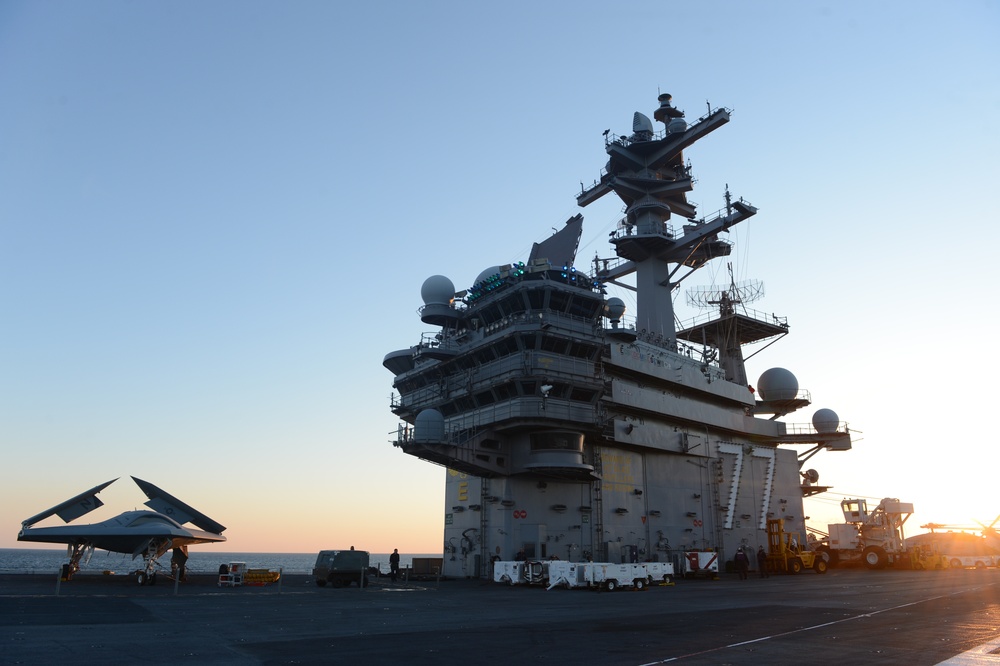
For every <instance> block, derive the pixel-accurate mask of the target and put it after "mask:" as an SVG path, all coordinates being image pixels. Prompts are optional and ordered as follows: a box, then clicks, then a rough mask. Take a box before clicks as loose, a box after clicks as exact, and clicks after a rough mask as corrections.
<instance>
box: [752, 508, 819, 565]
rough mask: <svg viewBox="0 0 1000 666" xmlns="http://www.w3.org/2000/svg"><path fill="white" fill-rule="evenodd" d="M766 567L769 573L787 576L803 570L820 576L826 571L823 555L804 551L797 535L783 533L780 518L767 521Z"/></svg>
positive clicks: (783, 522)
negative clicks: (785, 574) (811, 571)
mask: <svg viewBox="0 0 1000 666" xmlns="http://www.w3.org/2000/svg"><path fill="white" fill-rule="evenodd" d="M767 566H768V569H769V570H770V571H771V572H774V573H788V574H797V573H799V572H801V571H802V570H803V569H812V570H813V571H815V572H816V573H818V574H822V573H826V570H827V562H826V558H825V557H824V555H823V553H820V552H817V551H813V550H806V549H804V548H803V546H802V542H801V541H799V539H798V535H796V534H793V533H791V532H786V531H785V521H784V519H782V518H768V520H767Z"/></svg>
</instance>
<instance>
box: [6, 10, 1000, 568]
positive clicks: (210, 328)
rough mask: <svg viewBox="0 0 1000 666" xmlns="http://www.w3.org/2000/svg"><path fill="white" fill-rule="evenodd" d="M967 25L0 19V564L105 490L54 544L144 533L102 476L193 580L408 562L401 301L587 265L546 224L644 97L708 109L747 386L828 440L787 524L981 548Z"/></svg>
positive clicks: (21, 13)
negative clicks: (945, 530)
mask: <svg viewBox="0 0 1000 666" xmlns="http://www.w3.org/2000/svg"><path fill="white" fill-rule="evenodd" d="M998 29H1000V5H997V4H996V3H995V2H992V1H989V0H961V1H958V2H954V3H948V4H947V5H945V4H942V3H940V2H933V3H932V2H926V1H920V0H916V1H914V0H908V1H905V2H902V1H887V2H879V3H871V2H862V1H855V0H846V1H844V0H842V1H839V2H836V3H832V2H810V3H803V2H798V1H793V0H788V1H776V2H753V3H750V2H742V1H735V0H734V1H714V2H713V1H709V2H697V3H692V2H687V3H678V2H637V1H623V2H619V3H612V4H608V3H606V2H593V1H591V0H574V1H571V2H570V1H566V2H561V1H552V2H544V3H539V2H533V1H522V0H511V1H510V2H504V3H470V2H461V1H454V2H446V1H434V0H431V1H428V2H420V3H411V2H385V1H378V0H375V1H372V2H366V3H353V2H351V3H349V2H309V1H304V0H303V1H298V2H290V3H275V2H260V1H254V0H249V1H240V2H235V1H225V0H220V1H217V2H211V3H200V2H184V1H182V2H165V1H157V0H152V1H150V2H126V1H111V0H92V1H90V2H86V3H81V2H70V1H69V0H65V1H58V0H52V1H42V2H35V1H30V2H29V1H20V0H4V1H3V2H0V91H2V95H3V103H2V104H0V307H2V317H3V322H2V327H0V451H2V463H0V547H16V546H25V545H33V544H18V542H17V541H16V536H17V532H18V529H19V528H20V523H21V521H22V520H23V519H25V518H27V517H28V516H31V515H33V514H35V513H37V512H39V511H41V510H43V509H45V508H47V507H50V506H53V505H55V504H57V503H58V502H60V501H62V500H64V499H67V498H69V497H70V496H72V495H74V494H76V493H79V492H82V491H83V490H86V489H88V488H90V487H92V486H95V485H97V484H99V483H103V482H104V481H107V480H110V479H114V478H118V477H120V478H121V480H120V481H118V482H117V483H114V484H112V485H111V486H110V487H109V488H107V489H106V490H104V491H103V492H102V493H101V495H100V497H101V498H102V500H103V501H104V502H105V507H103V508H101V509H100V510H98V511H95V512H93V513H91V514H89V515H88V516H87V517H86V518H85V519H82V520H83V521H84V522H92V521H96V520H104V519H107V518H109V517H111V516H113V515H116V514H117V513H118V512H120V511H123V510H127V509H132V508H137V507H139V506H140V505H141V504H142V502H143V501H145V499H146V498H145V496H144V495H143V494H142V493H141V491H140V490H139V489H138V488H137V487H136V486H135V485H134V484H132V483H131V481H129V479H128V477H129V476H130V475H134V476H137V477H139V478H141V479H145V480H148V481H150V482H152V483H154V484H156V485H158V486H160V487H161V488H163V489H165V490H167V491H168V492H170V493H171V494H173V495H175V496H177V497H179V498H180V499H182V500H184V501H185V502H187V503H188V504H191V505H192V506H194V507H196V508H198V509H199V510H201V511H203V512H204V513H206V514H207V515H209V516H211V517H212V518H214V519H216V520H218V521H219V522H221V523H223V524H224V525H226V526H227V528H228V529H227V531H226V536H227V537H228V538H229V541H228V543H227V544H226V545H225V549H226V550H232V551H244V552H309V551H315V550H318V549H320V548H340V547H346V546H347V545H348V544H350V545H357V547H359V548H364V549H366V550H370V551H373V552H387V551H389V550H391V549H392V548H399V549H400V551H401V552H409V553H434V552H440V549H441V544H442V540H443V513H444V508H445V507H444V480H445V474H446V471H445V470H444V469H443V468H441V467H438V466H435V465H432V464H429V463H425V462H422V461H420V460H418V459H416V458H412V457H409V456H406V455H405V454H403V453H401V452H400V451H399V450H398V449H395V448H394V447H393V446H392V445H391V443H390V442H391V440H392V439H393V438H394V434H395V430H396V426H397V423H398V421H397V419H396V417H395V416H394V415H393V414H392V412H391V411H390V409H389V406H390V400H391V395H392V392H393V390H392V379H393V376H392V374H391V373H390V372H389V371H388V370H386V369H385V368H383V367H382V359H383V357H384V356H385V354H387V353H389V352H391V351H395V350H398V349H405V348H408V347H410V346H412V345H414V344H416V343H417V342H419V340H420V335H421V334H422V333H424V332H426V331H430V330H433V329H432V327H429V326H427V325H424V324H422V323H421V322H420V319H419V316H418V314H417V309H418V308H419V307H420V306H421V305H422V301H421V299H420V287H421V285H422V283H423V281H424V280H425V279H426V278H427V277H429V276H431V275H435V274H442V275H445V276H447V277H449V278H450V279H452V281H453V282H454V283H455V284H456V288H458V289H463V288H465V287H468V286H470V285H471V284H472V282H473V281H474V279H475V277H476V276H477V275H478V274H479V273H480V272H481V271H482V270H483V269H484V268H486V267H488V266H493V265H497V264H502V263H508V262H511V261H517V260H523V259H526V258H527V256H528V253H529V251H530V248H531V245H532V243H534V242H538V241H541V240H544V239H545V238H546V237H548V236H549V235H550V234H551V233H552V229H553V228H557V227H559V226H561V224H562V223H563V222H564V221H565V220H566V219H568V218H569V217H571V216H572V215H574V214H576V213H577V212H580V213H582V214H583V215H584V218H585V221H584V233H583V239H582V242H581V248H580V252H579V255H578V257H579V261H578V264H579V265H584V264H586V263H587V262H588V261H589V259H590V258H592V257H593V256H595V255H597V254H600V255H601V256H604V257H608V256H612V251H611V248H610V246H609V245H608V244H607V236H608V232H609V231H610V230H611V229H613V228H614V224H615V222H616V221H617V220H618V219H619V217H620V202H617V203H616V201H612V199H613V197H605V198H604V199H602V200H601V201H600V202H598V203H597V204H594V205H591V206H588V207H587V208H585V209H582V210H581V209H579V208H578V207H577V206H576V200H575V195H576V193H577V192H579V191H580V187H581V183H586V184H590V183H592V182H593V181H594V179H596V178H598V176H599V172H600V169H601V167H602V166H603V165H604V163H605V161H606V159H607V158H606V154H605V152H604V143H603V141H604V140H603V137H602V132H603V131H604V130H605V129H611V130H612V132H614V133H616V134H628V133H629V132H630V130H631V123H632V114H633V112H635V111H641V112H643V113H645V114H646V115H648V116H652V113H653V111H654V110H655V109H656V107H657V106H658V103H657V96H658V94H659V93H660V92H669V93H671V94H672V95H673V100H674V104H675V105H676V106H677V107H678V108H680V109H682V110H684V111H685V112H686V113H687V117H688V118H689V119H691V120H693V119H694V118H697V117H699V116H701V115H702V114H703V113H704V112H705V111H706V110H707V109H708V107H709V106H711V107H713V108H714V107H720V106H724V107H726V108H729V109H731V110H732V120H731V122H730V123H729V124H728V125H726V126H724V127H723V128H721V129H720V130H718V131H716V132H714V133H712V134H711V135H709V136H708V137H706V138H705V139H703V140H702V141H700V142H699V143H698V144H697V145H695V146H694V147H692V148H691V149H690V150H688V151H687V152H686V157H687V158H688V159H690V160H691V163H692V167H693V175H694V176H695V177H696V179H697V183H696V185H695V190H694V192H692V194H691V195H690V197H689V198H690V199H691V200H693V201H695V202H697V203H698V204H699V214H701V215H706V216H707V215H709V214H711V213H712V212H713V211H715V210H717V209H719V208H722V206H723V205H724V202H723V193H724V191H725V189H726V187H727V186H728V187H729V189H730V191H731V192H732V193H733V195H734V196H735V197H743V198H745V199H746V200H747V201H749V202H750V203H752V204H753V205H754V206H756V207H757V208H758V209H759V213H758V214H757V216H756V217H755V218H753V219H752V220H751V221H749V222H745V223H743V224H741V225H739V226H738V227H736V228H734V230H733V231H732V233H731V236H730V240H731V241H733V242H734V244H735V248H734V252H733V255H732V256H731V257H730V258H729V261H730V262H731V263H732V266H733V271H734V274H735V277H736V279H737V280H738V281H743V280H755V281H759V282H761V283H763V284H764V285H765V287H764V289H765V296H764V298H762V299H761V300H759V301H757V302H755V303H753V304H752V306H751V307H754V308H755V309H758V310H761V311H765V312H773V313H776V314H778V315H780V316H787V317H788V322H789V325H790V332H791V333H790V335H788V336H787V337H785V338H783V339H782V340H780V341H779V342H778V343H776V344H774V345H772V346H771V347H769V348H767V349H766V350H764V351H762V352H760V353H759V354H757V355H756V356H754V357H753V358H751V359H750V360H749V361H748V363H747V366H748V374H749V375H750V376H751V377H752V378H754V380H753V381H755V378H756V377H758V376H759V375H760V374H761V373H763V372H764V370H766V369H768V368H771V367H783V368H786V369H788V370H790V371H792V372H793V373H794V374H795V376H796V377H797V378H798V381H799V385H800V387H801V388H803V389H806V390H808V391H809V392H810V395H811V396H812V400H813V404H812V405H811V406H810V407H809V408H806V409H805V410H803V411H802V412H800V413H796V414H793V415H789V416H788V417H786V418H785V419H784V420H785V421H787V422H789V423H808V422H809V421H810V419H811V415H812V412H813V411H815V409H818V408H830V409H833V410H835V411H836V412H837V414H838V415H839V417H840V418H841V419H842V420H843V421H846V422H847V423H848V424H849V427H850V428H851V430H852V432H853V433H854V448H853V450H852V451H850V452H837V453H834V452H821V453H819V454H817V455H816V456H814V457H812V458H811V459H810V460H809V462H808V463H807V467H812V468H815V469H816V470H817V471H818V472H819V474H820V483H821V484H823V485H830V486H832V491H831V492H830V493H828V494H827V495H825V496H823V498H822V499H818V500H807V503H806V510H807V514H808V515H810V516H811V517H812V521H811V522H812V523H814V524H816V526H818V527H821V528H822V527H823V526H824V525H825V524H826V523H827V522H838V514H839V504H838V503H839V500H840V499H841V498H842V497H844V496H849V497H863V498H872V499H873V500H874V502H877V501H878V499H880V498H882V497H896V498H899V499H901V500H903V501H907V502H913V503H914V505H915V509H916V512H915V514H914V516H913V517H912V518H911V521H910V522H909V523H908V524H907V533H908V534H910V533H916V532H919V531H920V530H919V529H916V528H917V526H918V525H919V524H923V523H926V522H932V521H933V522H937V523H950V524H969V523H972V521H976V520H978V521H982V522H989V521H991V520H993V518H994V517H996V516H997V515H998V514H1000V498H998V496H997V494H996V492H995V484H994V475H995V473H996V470H997V469H998V466H1000V465H998V464H1000V453H998V445H1000V441H998V439H997V436H996V434H995V429H994V428H993V427H991V426H990V425H989V423H988V421H989V420H988V419H987V420H985V421H984V420H983V419H984V418H985V415H988V414H991V413H993V410H994V409H995V405H994V400H993V399H992V398H993V396H994V395H995V394H996V389H995V384H996V381H997V377H998V376H1000V367H998V365H1000V364H998V361H997V358H998V354H997V351H996V350H995V348H994V347H995V344H996V337H997V333H996V331H997V329H998V323H1000V321H998V315H997V309H996V306H995V304H994V303H993V301H992V298H991V297H989V296H988V294H989V293H991V290H992V289H994V288H995V286H996V282H997V278H998V277H1000V272H998V270H997V268H996V248H997V247H998V241H1000V233H998V228H1000V224H998V223H1000V220H998V214H997V213H996V212H995V211H994V210H993V209H992V205H991V204H990V203H989V201H990V198H991V196H992V195H993V194H994V193H995V191H996V187H995V184H996V183H997V182H998V180H1000V168H998V166H997V161H996V156H997V155H998V154H1000V132H998V130H997V128H998V126H1000V41H998V40H997V39H996V34H997V32H998ZM728 282H729V277H728V273H727V267H726V266H725V263H724V262H717V263H716V264H713V265H710V266H708V267H706V268H704V269H702V270H701V271H699V272H698V273H696V274H695V275H693V276H692V277H691V278H689V279H688V281H687V282H685V284H684V286H685V288H687V287H689V286H703V285H722V286H725V285H727V284H728ZM689 283H690V284H689ZM619 295H620V294H619ZM623 298H625V299H626V303H627V304H628V303H629V300H628V297H627V294H626V295H624V296H623ZM681 300H682V301H683V299H681ZM632 302H633V303H634V301H632ZM685 307H686V306H684V305H683V303H682V305H681V306H680V307H679V316H680V317H681V318H686V317H690V316H694V315H696V314H698V312H697V311H685V309H684V308H685Z"/></svg>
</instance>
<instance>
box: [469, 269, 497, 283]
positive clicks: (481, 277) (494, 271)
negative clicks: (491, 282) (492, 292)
mask: <svg viewBox="0 0 1000 666" xmlns="http://www.w3.org/2000/svg"><path fill="white" fill-rule="evenodd" d="M499 272H500V267H499V266H490V267H489V268H487V269H485V270H484V271H483V272H482V273H480V274H479V277H477V278H476V281H475V282H473V284H479V283H480V282H482V281H483V280H486V279H489V278H491V277H493V276H494V275H496V274H498V273H499Z"/></svg>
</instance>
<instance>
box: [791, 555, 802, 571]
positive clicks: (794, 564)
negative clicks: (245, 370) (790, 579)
mask: <svg viewBox="0 0 1000 666" xmlns="http://www.w3.org/2000/svg"><path fill="white" fill-rule="evenodd" d="M788 570H789V571H791V572H792V573H793V574H797V573H801V572H802V560H800V559H799V558H797V557H796V558H795V559H793V560H792V561H791V562H789V563H788Z"/></svg>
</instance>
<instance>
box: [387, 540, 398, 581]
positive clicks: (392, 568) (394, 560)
mask: <svg viewBox="0 0 1000 666" xmlns="http://www.w3.org/2000/svg"><path fill="white" fill-rule="evenodd" d="M397 576H399V548H393V549H392V555H390V556H389V577H390V578H392V582H393V583H395V582H396V577H397Z"/></svg>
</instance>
